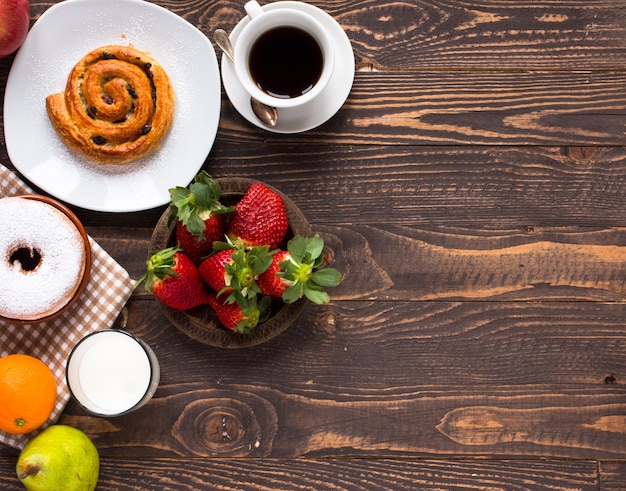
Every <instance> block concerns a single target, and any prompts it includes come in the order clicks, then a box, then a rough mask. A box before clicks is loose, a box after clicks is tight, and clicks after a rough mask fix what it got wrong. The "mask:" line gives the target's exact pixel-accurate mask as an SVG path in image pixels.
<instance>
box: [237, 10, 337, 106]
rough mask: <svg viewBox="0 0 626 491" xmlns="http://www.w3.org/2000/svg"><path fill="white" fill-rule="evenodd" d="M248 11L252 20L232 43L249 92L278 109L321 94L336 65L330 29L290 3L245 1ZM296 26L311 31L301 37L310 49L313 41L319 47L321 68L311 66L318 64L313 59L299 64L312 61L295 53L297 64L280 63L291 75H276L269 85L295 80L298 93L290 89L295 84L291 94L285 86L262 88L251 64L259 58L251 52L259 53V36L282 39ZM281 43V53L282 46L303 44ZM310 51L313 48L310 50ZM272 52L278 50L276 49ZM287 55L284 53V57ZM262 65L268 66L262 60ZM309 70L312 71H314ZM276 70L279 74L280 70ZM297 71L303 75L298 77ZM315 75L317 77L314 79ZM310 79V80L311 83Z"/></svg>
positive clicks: (240, 79) (292, 32)
mask: <svg viewBox="0 0 626 491" xmlns="http://www.w3.org/2000/svg"><path fill="white" fill-rule="evenodd" d="M277 4H280V2H276V3H275V4H273V5H277ZM245 10H246V13H247V14H248V17H249V19H250V20H249V22H248V23H247V24H246V25H245V26H244V27H243V28H242V30H241V32H240V33H239V36H238V37H237V39H235V40H233V44H234V50H235V73H236V75H237V78H238V79H239V82H240V83H241V84H242V86H243V87H244V89H245V90H246V92H248V93H249V94H250V96H252V97H254V98H255V99H257V100H258V101H260V102H262V103H264V104H267V105H269V106H273V107H278V108H288V107H289V108H291V107H298V106H301V105H303V104H306V103H308V102H310V101H312V100H313V99H315V98H316V97H317V96H319V95H320V93H321V92H322V91H323V90H324V89H325V87H326V86H327V84H328V82H329V80H330V78H331V76H332V74H333V69H334V66H335V52H334V44H333V41H332V39H331V37H330V35H329V33H328V31H327V29H326V28H324V26H323V25H322V24H321V23H320V22H319V21H318V20H317V19H315V18H314V17H312V16H311V15H309V14H308V13H306V12H303V11H300V10H297V9H294V8H293V7H290V6H286V7H276V8H272V9H263V8H262V7H261V6H260V5H259V4H258V2H256V1H255V0H251V1H249V2H248V3H246V4H245ZM293 28H295V29H296V30H299V31H300V33H302V31H304V33H307V34H308V36H307V35H306V34H305V35H304V36H301V37H300V38H298V39H301V40H302V41H303V43H302V45H303V46H309V47H311V49H315V48H313V46H312V45H311V43H310V42H309V41H314V43H315V44H317V46H318V47H319V50H317V51H316V53H320V54H321V60H317V61H318V62H319V63H317V65H319V70H316V69H314V68H311V67H315V66H317V65H316V64H315V63H313V62H311V63H309V64H308V65H307V63H304V64H300V65H298V64H297V63H298V61H297V60H299V61H300V62H301V61H302V60H304V61H305V62H309V60H308V59H305V58H303V57H302V56H300V57H298V56H294V57H293V59H294V63H295V65H292V63H291V62H289V63H284V64H281V67H280V69H281V70H283V68H282V67H283V66H285V69H284V71H286V72H287V73H288V76H287V77H280V76H278V77H275V80H274V81H273V82H271V83H270V84H266V85H281V84H282V85H285V84H284V83H283V82H285V80H287V79H288V80H289V81H290V84H291V83H292V82H293V84H292V86H293V89H295V92H294V91H293V90H291V89H292V87H290V90H291V93H290V94H287V93H286V92H288V91H284V90H282V89H283V88H282V87H281V88H280V89H278V90H273V87H265V89H266V90H263V89H262V88H261V87H260V85H262V84H261V83H260V82H259V81H258V80H257V79H258V78H260V77H256V78H255V73H253V71H254V68H251V66H254V64H255V61H257V62H258V60H254V59H251V53H257V52H258V51H259V50H261V48H260V46H261V44H262V43H261V44H259V40H260V39H268V36H269V37H272V36H273V37H274V38H276V39H279V38H281V36H283V35H288V34H289V35H291V34H295V32H294V31H293ZM268 33H269V34H268ZM311 38H312V39H311ZM288 39H291V40H292V41H293V39H294V38H293V37H290V38H288ZM278 45H280V50H279V51H280V52H282V50H283V46H289V47H290V48H292V49H293V50H294V51H298V50H297V49H296V48H295V47H296V46H300V43H298V42H289V41H288V42H286V43H284V42H280V43H278V44H277V45H276V46H278ZM310 51H311V50H309V51H307V52H310ZM273 52H278V51H276V50H274V51H273ZM286 56H287V55H286V54H285V57H286ZM312 58H314V57H312ZM277 59H278V57H276V60H277ZM290 59H291V58H290ZM271 61H272V63H276V61H275V59H272V60H271ZM261 64H262V65H265V64H263V63H261ZM257 65H258V63H257ZM268 66H270V65H268ZM293 66H299V67H300V68H298V69H296V68H293ZM268 72H269V70H268ZM310 72H313V73H312V74H311V73H310ZM272 73H273V72H272ZM276 73H278V71H277V72H276ZM291 74H294V76H293V77H291V76H290V75H291ZM298 74H302V76H301V77H298V76H295V75H298ZM256 75H258V73H256ZM316 76H317V79H316V80H314V78H315V77H316ZM266 78H267V77H266ZM309 82H311V83H310V84H309ZM287 85H289V84H287ZM299 85H302V86H303V87H306V89H305V90H303V91H302V92H298V86H299ZM268 89H269V90H268Z"/></svg>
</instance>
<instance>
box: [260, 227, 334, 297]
mask: <svg viewBox="0 0 626 491" xmlns="http://www.w3.org/2000/svg"><path fill="white" fill-rule="evenodd" d="M323 252H324V239H322V237H320V236H319V235H317V234H316V235H314V236H313V237H300V236H296V237H294V238H293V239H291V240H290V241H289V242H288V243H287V251H280V252H277V253H276V254H274V260H273V261H272V264H271V265H270V266H269V268H268V269H267V271H266V272H265V273H263V274H261V275H259V277H258V278H257V285H258V287H259V290H260V292H261V293H262V294H263V295H271V296H274V297H282V299H283V301H284V302H285V303H293V302H295V301H296V300H298V299H300V298H302V297H303V296H305V297H307V298H308V299H309V300H311V302H313V303H316V304H322V303H326V302H328V301H330V297H329V296H328V294H327V293H326V292H325V291H324V288H325V287H328V286H337V285H338V284H339V283H340V281H341V274H340V273H339V271H337V270H336V269H334V268H322V269H318V268H319V266H320V265H321V264H322V262H323V259H324V258H323V255H322V254H323Z"/></svg>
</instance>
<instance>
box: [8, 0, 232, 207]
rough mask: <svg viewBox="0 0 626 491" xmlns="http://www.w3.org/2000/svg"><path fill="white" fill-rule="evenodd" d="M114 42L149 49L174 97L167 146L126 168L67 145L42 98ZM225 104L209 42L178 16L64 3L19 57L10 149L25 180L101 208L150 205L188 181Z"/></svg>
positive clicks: (113, 2)
mask: <svg viewBox="0 0 626 491" xmlns="http://www.w3.org/2000/svg"><path fill="white" fill-rule="evenodd" d="M95 19H97V22H96V21H95ZM68 26H71V27H70V28H69V29H68ZM108 44H117V45H122V46H124V45H133V46H134V47H135V48H136V49H138V50H140V51H145V52H147V53H149V54H150V56H152V57H153V58H154V59H155V60H156V61H157V62H158V63H159V64H161V65H162V66H163V68H164V69H165V71H166V73H167V74H168V76H169V77H170V80H171V83H172V86H173V88H174V91H175V98H176V100H175V111H174V121H173V123H172V126H171V128H170V131H169V132H168V134H167V135H166V136H165V138H164V139H163V140H162V142H161V148H159V149H158V150H157V151H156V152H154V153H153V154H151V155H148V156H147V157H144V158H143V159H140V160H138V161H135V162H131V163H129V164H124V165H102V164H98V163H95V162H92V161H90V160H88V159H86V158H85V157H82V156H80V155H78V154H76V153H74V152H72V151H71V150H69V149H68V148H67V147H66V146H65V144H64V143H63V141H62V140H61V138H60V137H59V136H58V135H57V134H56V132H55V131H54V129H53V128H52V126H51V124H50V121H49V120H48V116H47V114H46V110H45V98H46V97H47V96H48V95H50V94H53V93H57V92H61V91H62V90H63V89H64V87H65V84H66V81H67V77H68V75H69V73H70V71H71V69H72V67H73V66H74V65H75V64H76V63H77V62H78V61H79V60H80V59H81V58H82V57H83V56H84V55H85V54H86V53H87V52H89V51H91V50H93V49H96V48H98V47H100V46H105V45H108ZM220 105H221V85H220V75H219V68H218V65H217V58H216V57H215V51H214V50H213V46H212V45H211V42H210V41H209V40H208V38H207V37H206V36H205V35H204V34H203V33H201V32H200V31H198V30H197V29H196V28H195V27H194V26H192V25H191V24H189V23H187V22H186V21H185V20H183V19H182V18H180V17H178V16H177V15H175V14H174V13H172V12H170V11H168V10H166V9H164V8H162V7H159V6H157V5H154V4H150V3H148V2H143V1H141V2H139V1H136V0H106V1H102V0H77V1H72V2H61V3H59V4H56V5H54V6H53V7H51V8H50V9H48V10H47V11H46V12H45V13H44V14H43V15H42V16H41V18H40V19H39V20H38V21H37V22H36V23H35V25H34V26H33V27H32V28H31V31H30V33H29V35H28V38H27V39H26V42H25V43H24V45H23V46H22V48H21V49H20V52H18V55H17V56H16V59H15V61H14V63H13V66H12V69H11V74H10V75H9V80H8V82H7V89H6V93H5V133H6V142H7V150H8V151H9V156H10V158H11V160H12V162H13V164H14V165H15V166H16V167H17V169H18V170H19V171H20V172H22V173H23V174H24V175H25V176H26V177H27V178H28V179H29V180H31V181H32V182H33V183H34V184H36V185H37V186H39V187H41V188H42V189H44V190H45V191H47V192H49V193H50V194H52V195H53V196H55V197H57V198H59V199H62V200H64V201H66V202H69V203H72V204H74V205H77V206H81V207H83V208H88V209H95V210H101V211H116V212H119V211H136V210H141V209H147V208H152V207H156V206H161V205H163V204H166V203H167V202H168V201H169V193H168V189H169V188H170V187H173V186H176V185H184V184H185V183H186V182H189V181H191V180H192V179H193V177H194V176H195V174H196V173H197V171H198V169H199V168H200V167H201V166H202V164H203V163H204V160H205V159H206V157H207V155H208V153H209V151H210V149H211V147H212V145H213V141H214V138H215V136H216V133H217V126H218V123H219V113H220Z"/></svg>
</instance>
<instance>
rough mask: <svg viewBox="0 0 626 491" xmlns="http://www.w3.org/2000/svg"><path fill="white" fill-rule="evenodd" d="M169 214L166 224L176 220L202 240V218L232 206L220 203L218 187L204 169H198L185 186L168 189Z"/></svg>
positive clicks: (203, 224) (223, 211) (203, 225)
mask: <svg viewBox="0 0 626 491" xmlns="http://www.w3.org/2000/svg"><path fill="white" fill-rule="evenodd" d="M169 193H170V216H169V218H168V224H171V223H172V222H173V221H174V220H178V221H180V222H182V223H183V225H185V227H187V230H188V231H189V232H191V233H192V234H193V235H195V236H196V237H198V239H199V240H204V229H205V228H206V225H205V223H204V220H205V219H207V218H208V217H209V216H210V214H211V213H229V212H230V211H232V207H228V206H224V205H223V204H222V203H220V187H219V184H218V183H217V181H216V180H215V179H213V178H212V177H211V176H210V175H209V174H208V173H206V172H205V171H200V172H199V173H198V174H197V175H196V177H195V179H194V182H192V183H191V184H190V185H189V186H188V187H187V188H185V187H182V186H176V187H174V188H171V189H170V190H169Z"/></svg>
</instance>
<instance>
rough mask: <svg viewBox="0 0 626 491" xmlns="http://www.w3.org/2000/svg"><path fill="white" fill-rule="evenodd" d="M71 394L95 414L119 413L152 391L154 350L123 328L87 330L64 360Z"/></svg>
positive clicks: (156, 382) (154, 385)
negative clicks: (86, 333) (89, 331)
mask: <svg viewBox="0 0 626 491" xmlns="http://www.w3.org/2000/svg"><path fill="white" fill-rule="evenodd" d="M66 378H67V385H68V387H69V390H70V393H71V395H72V397H73V398H74V399H75V400H76V402H78V404H80V406H82V407H83V408H84V409H85V410H87V411H89V412H90V413H92V414H94V415H97V416H107V417H111V416H120V415H122V414H126V413H129V412H131V411H134V410H136V409H139V408H140V407H141V406H143V405H144V404H146V403H147V402H148V401H149V400H150V399H151V398H152V396H153V395H154V393H155V391H156V389H157V387H158V385H159V379H160V367H159V362H158V360H157V357H156V355H155V354H154V351H152V349H151V348H150V347H149V346H148V345H147V344H146V343H145V342H143V341H142V340H140V339H137V338H135V337H134V336H132V335H131V334H129V333H127V332H126V331H122V330H119V329H104V330H102V331H95V332H92V333H91V334H88V335H87V336H85V337H84V338H83V339H81V340H80V341H79V342H78V343H77V344H76V346H75V347H74V349H72V351H71V353H70V356H69V358H68V360H67V370H66Z"/></svg>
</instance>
